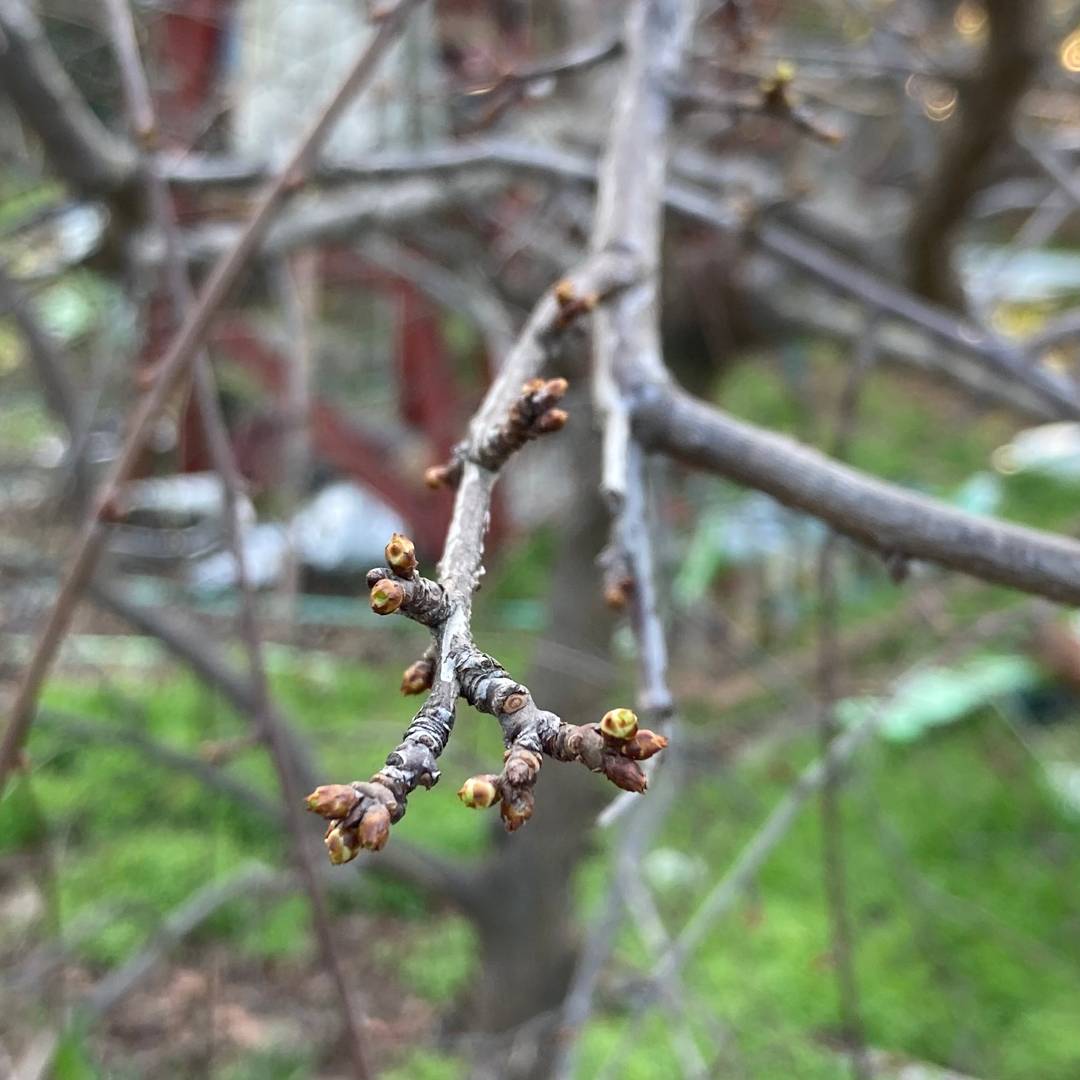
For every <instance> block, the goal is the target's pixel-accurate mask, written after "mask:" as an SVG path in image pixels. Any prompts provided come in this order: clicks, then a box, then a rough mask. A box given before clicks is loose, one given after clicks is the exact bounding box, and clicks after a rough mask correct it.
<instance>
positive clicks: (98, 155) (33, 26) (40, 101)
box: [0, 0, 136, 194]
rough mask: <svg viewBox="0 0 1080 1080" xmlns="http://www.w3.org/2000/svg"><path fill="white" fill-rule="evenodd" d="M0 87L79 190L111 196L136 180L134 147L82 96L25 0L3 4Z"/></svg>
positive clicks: (56, 165) (0, 13) (54, 163)
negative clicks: (112, 130) (104, 120)
mask: <svg viewBox="0 0 1080 1080" xmlns="http://www.w3.org/2000/svg"><path fill="white" fill-rule="evenodd" d="M0 90H2V91H4V92H5V93H6V94H7V95H8V97H10V99H11V101H12V103H13V104H14V106H15V108H16V109H18V110H19V113H20V114H21V115H22V117H23V118H24V119H25V120H26V121H27V123H28V124H29V125H30V126H31V127H32V128H33V129H34V131H35V132H36V133H37V135H38V137H39V138H40V139H41V145H42V147H43V148H44V150H45V154H46V155H47V157H48V159H49V163H50V165H51V166H52V167H53V168H54V169H55V170H56V172H57V174H58V175H59V176H61V177H63V178H64V179H65V180H67V181H68V182H69V183H70V184H71V185H72V187H73V188H75V190H76V191H78V192H85V193H88V194H111V193H115V192H116V191H117V190H118V189H120V188H122V187H124V186H126V185H129V184H131V182H132V181H133V180H134V178H135V164H136V161H135V153H134V151H133V150H132V148H131V147H130V146H128V145H127V144H126V143H125V142H124V141H123V140H122V139H120V138H118V137H117V136H116V135H114V134H113V133H112V132H111V131H109V129H108V128H106V127H105V125H104V124H103V123H102V122H101V121H100V120H99V119H98V118H97V116H96V115H95V114H94V113H93V111H92V110H91V109H90V107H89V105H87V103H86V102H85V101H84V100H83V97H82V95H81V94H80V93H79V91H78V90H77V89H76V88H75V86H74V85H73V83H72V82H71V79H70V78H69V77H68V75H67V73H66V72H65V71H64V69H63V67H62V66H61V64H60V61H59V60H58V59H57V57H56V55H55V53H54V52H53V50H52V46H51V45H50V44H49V42H48V40H47V39H46V37H45V30H44V27H42V25H41V23H40V22H39V21H38V18H37V15H36V14H35V13H34V10H33V8H32V6H31V5H30V4H29V3H28V2H26V0H2V2H0Z"/></svg>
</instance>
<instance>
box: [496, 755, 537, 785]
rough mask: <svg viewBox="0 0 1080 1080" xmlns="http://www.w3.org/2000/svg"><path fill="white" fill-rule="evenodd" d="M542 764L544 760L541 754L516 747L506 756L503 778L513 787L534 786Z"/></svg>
mask: <svg viewBox="0 0 1080 1080" xmlns="http://www.w3.org/2000/svg"><path fill="white" fill-rule="evenodd" d="M541 764H542V759H541V757H540V755H539V754H535V753H533V751H532V750H525V749H523V748H522V747H520V746H516V747H514V749H513V750H511V751H510V752H509V753H508V754H507V755H506V764H505V765H504V766H503V776H505V777H506V782H507V783H508V784H509V785H510V786H511V787H515V788H516V787H523V786H525V785H527V784H533V783H535V782H536V774H537V773H538V772H539V771H540V765H541Z"/></svg>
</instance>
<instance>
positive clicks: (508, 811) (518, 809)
mask: <svg viewBox="0 0 1080 1080" xmlns="http://www.w3.org/2000/svg"><path fill="white" fill-rule="evenodd" d="M535 805H536V800H535V798H534V796H533V793H532V789H531V788H525V790H524V791H517V792H515V793H514V795H513V797H512V798H510V799H503V802H502V806H500V807H499V814H500V815H501V817H502V820H503V825H504V826H505V827H506V831H507V832H516V831H517V830H518V829H520V828H521V826H522V825H524V824H525V822H526V821H528V820H529V818H531V817H532V816H533V807H534V806H535Z"/></svg>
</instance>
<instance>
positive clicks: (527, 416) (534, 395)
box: [475, 379, 569, 469]
mask: <svg viewBox="0 0 1080 1080" xmlns="http://www.w3.org/2000/svg"><path fill="white" fill-rule="evenodd" d="M567 385H568V384H567V382H566V380H565V379H530V380H529V381H528V382H527V383H525V384H524V386H522V388H521V396H520V397H519V398H518V399H517V401H515V402H514V404H513V405H512V406H511V408H510V414H509V416H507V418H506V422H505V423H504V424H502V426H500V427H499V428H497V429H496V430H495V431H493V432H492V433H491V434H490V435H489V436H488V437H487V438H486V439H485V440H484V442H483V443H482V444H481V446H480V447H479V448H478V449H477V451H476V455H475V460H476V462H477V463H478V464H480V465H483V466H484V468H486V469H498V468H501V466H502V465H503V463H504V462H505V461H506V459H507V458H508V457H509V456H510V455H511V454H513V453H514V452H515V451H517V450H520V449H521V447H523V446H524V445H525V444H526V443H527V442H529V441H530V440H531V439H537V438H539V437H540V436H541V435H548V434H550V433H551V432H553V431H560V430H561V429H562V428H563V427H565V426H566V421H567V420H568V419H569V417H568V414H567V413H566V411H565V410H564V409H560V408H557V405H558V403H559V402H560V401H561V400H562V399H563V397H564V396H565V394H566V390H567Z"/></svg>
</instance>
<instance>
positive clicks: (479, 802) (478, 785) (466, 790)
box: [457, 774, 499, 810]
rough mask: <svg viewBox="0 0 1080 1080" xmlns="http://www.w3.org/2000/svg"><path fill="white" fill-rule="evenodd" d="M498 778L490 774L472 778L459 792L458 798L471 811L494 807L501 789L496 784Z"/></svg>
mask: <svg viewBox="0 0 1080 1080" xmlns="http://www.w3.org/2000/svg"><path fill="white" fill-rule="evenodd" d="M496 779H497V777H494V776H492V775H490V774H486V775H484V776H470V777H469V779H468V780H466V781H465V783H464V784H462V785H461V788H460V789H459V791H458V793H457V794H458V798H459V799H460V800H461V801H462V802H463V803H464V804H465V805H466V806H467V807H469V809H470V810H486V809H487V808H488V807H489V806H494V805H495V803H496V802H498V799H499V789H498V787H497V786H496V784H495V781H496Z"/></svg>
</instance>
